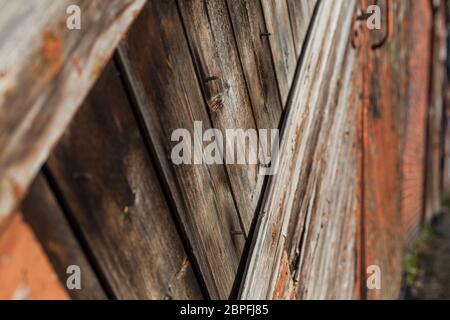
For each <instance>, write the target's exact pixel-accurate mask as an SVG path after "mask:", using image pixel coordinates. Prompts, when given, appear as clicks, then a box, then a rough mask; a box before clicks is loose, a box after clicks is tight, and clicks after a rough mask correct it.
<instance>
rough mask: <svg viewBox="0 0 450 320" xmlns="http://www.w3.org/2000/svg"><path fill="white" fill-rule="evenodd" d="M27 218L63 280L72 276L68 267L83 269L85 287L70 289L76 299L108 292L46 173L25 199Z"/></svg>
mask: <svg viewBox="0 0 450 320" xmlns="http://www.w3.org/2000/svg"><path fill="white" fill-rule="evenodd" d="M22 212H23V216H24V219H25V221H26V222H27V223H28V224H29V225H30V227H31V228H32V230H33V231H34V234H35V235H36V238H37V239H38V240H39V242H40V244H41V246H42V247H43V249H44V251H45V253H46V254H47V256H48V258H49V260H50V262H51V263H52V265H53V268H54V269H55V272H56V273H57V275H58V277H59V280H60V282H61V283H63V284H65V283H66V280H67V278H68V276H69V275H68V274H67V267H68V266H70V265H77V266H79V267H80V270H81V289H77V290H68V291H67V292H68V294H69V295H70V297H71V298H72V299H81V300H88V299H95V300H99V299H101V300H103V299H106V298H107V296H106V294H105V292H104V290H103V288H102V286H101V284H100V282H99V280H98V278H97V275H96V274H95V272H94V270H93V269H92V266H91V264H90V263H89V261H88V260H87V258H86V255H85V253H84V252H83V249H82V247H81V246H80V244H79V242H78V240H77V239H76V237H75V235H74V233H73V230H72V229H71V227H70V225H69V224H68V222H67V220H66V217H65V216H64V212H63V211H62V209H61V207H60V205H59V204H58V202H57V200H56V198H55V195H54V194H53V191H52V190H51V189H50V186H49V184H48V182H47V180H46V178H45V176H44V175H43V174H42V173H39V174H38V176H37V177H36V179H35V181H34V182H33V184H32V185H31V186H30V190H29V192H28V194H27V196H26V198H25V199H24V201H23V202H22Z"/></svg>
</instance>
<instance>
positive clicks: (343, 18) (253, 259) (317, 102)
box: [240, 0, 355, 299]
mask: <svg viewBox="0 0 450 320" xmlns="http://www.w3.org/2000/svg"><path fill="white" fill-rule="evenodd" d="M354 8H355V1H348V0H339V1H324V2H321V3H320V5H319V8H318V14H317V19H316V20H315V21H314V22H313V26H312V30H311V35H310V41H309V42H308V43H307V44H306V45H307V47H306V51H305V55H304V59H303V61H301V65H300V67H299V69H298V74H297V77H296V79H295V82H294V84H293V87H292V93H291V95H292V96H291V98H290V100H289V104H288V111H287V112H288V113H287V116H286V120H285V122H284V124H283V136H282V141H281V145H280V152H279V154H280V156H279V158H278V166H279V170H278V174H277V175H275V176H273V177H271V178H270V180H269V184H268V188H267V190H266V193H265V194H264V202H263V205H262V208H261V212H260V215H259V218H258V225H257V228H256V232H255V236H254V238H253V239H252V241H253V242H252V249H251V254H250V256H249V259H248V262H247V267H246V272H245V276H244V280H243V283H242V285H241V291H240V297H241V298H242V299H270V298H272V297H274V296H276V293H277V290H278V289H279V288H280V287H285V284H284V282H285V280H284V282H282V283H281V284H280V279H279V275H281V274H285V273H286V267H287V265H286V263H285V262H284V261H285V258H284V257H285V238H286V236H287V228H288V225H289V221H290V216H291V214H295V213H293V212H292V208H293V205H294V200H295V198H296V190H297V183H298V181H301V179H300V176H301V174H305V172H303V169H304V168H303V164H305V163H308V162H309V159H311V158H312V157H314V154H315V150H316V147H317V135H318V132H319V131H318V130H320V127H321V122H322V118H323V117H324V114H325V113H326V110H327V108H326V107H327V101H328V99H327V98H326V97H327V96H328V95H329V96H331V97H332V96H333V92H334V93H336V91H337V86H338V82H339V81H338V79H339V77H337V76H336V74H339V70H340V68H341V64H342V60H343V57H344V53H345V51H346V48H347V47H348V44H349V35H350V28H351V25H352V20H353V19H352V17H353V11H354ZM328 89H330V92H328V91H327V90H328ZM323 90H326V91H325V92H328V94H327V95H323ZM305 92H307V93H308V94H307V95H306V96H305ZM306 174H308V173H306ZM294 181H297V183H293V182H294ZM312 196H313V198H315V197H319V195H317V194H316V195H312ZM319 200H322V201H326V199H322V198H319V199H316V201H319ZM312 214H314V213H312ZM291 276H293V275H289V274H288V277H291ZM282 278H284V279H286V277H285V276H283V277H282ZM287 287H289V285H287Z"/></svg>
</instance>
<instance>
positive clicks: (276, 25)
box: [261, 0, 297, 106]
mask: <svg viewBox="0 0 450 320" xmlns="http://www.w3.org/2000/svg"><path fill="white" fill-rule="evenodd" d="M261 4H262V7H263V12H264V19H265V21H266V26H267V32H269V33H270V48H271V50H272V56H273V60H274V64H275V70H276V74H277V80H278V86H279V90H280V94H281V103H282V105H283V106H285V105H286V101H287V97H288V93H289V89H290V88H291V84H292V80H293V79H294V73H295V69H296V67H297V55H296V52H295V46H294V40H293V35H292V29H291V24H290V20H289V11H288V6H287V2H286V1H285V0H281V1H273V0H261Z"/></svg>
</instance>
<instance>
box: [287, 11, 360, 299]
mask: <svg viewBox="0 0 450 320" xmlns="http://www.w3.org/2000/svg"><path fill="white" fill-rule="evenodd" d="M347 10H350V9H347ZM342 18H343V19H342V21H351V17H350V16H348V15H347V16H343V17H342ZM341 23H344V22H341ZM346 27H347V28H348V25H347V26H346ZM343 30H348V29H345V28H344V29H343ZM334 58H335V59H336V62H337V63H338V64H341V65H342V66H344V67H342V68H339V67H338V65H335V66H334V67H333V68H334V71H333V72H334V74H333V76H332V78H331V79H330V88H329V96H328V97H327V98H325V99H326V101H325V102H324V104H325V109H324V110H326V111H324V115H323V118H322V120H321V121H322V123H321V126H320V132H319V133H318V135H319V137H318V140H317V143H316V144H317V147H316V150H315V151H314V160H313V163H312V165H311V169H310V170H309V174H308V177H307V183H306V185H305V186H301V188H300V190H299V191H300V192H301V193H300V194H302V195H303V198H302V199H301V201H300V210H299V213H298V215H299V216H300V217H304V223H303V224H304V227H303V229H302V230H301V231H302V237H301V239H300V242H299V243H298V244H297V245H298V249H297V250H298V252H299V253H300V254H299V257H298V262H297V265H294V268H293V272H295V281H296V282H298V284H297V296H298V297H299V298H300V299H354V298H355V296H356V292H355V283H356V277H357V272H358V270H357V269H356V268H355V266H356V265H357V259H358V256H357V254H358V247H357V238H356V232H357V227H358V226H357V221H358V215H359V214H360V199H359V198H358V195H359V188H360V184H359V180H358V179H359V177H358V174H359V170H358V151H359V150H360V149H361V146H360V143H359V141H360V133H361V132H360V131H359V130H358V127H359V126H358V120H359V118H358V111H359V106H360V105H359V103H360V95H359V92H360V88H361V83H362V76H361V75H362V74H361V72H359V70H358V66H359V64H358V59H357V53H356V50H354V49H352V48H351V47H350V44H347V49H345V48H344V47H340V48H339V49H338V50H337V53H336V54H335V56H334ZM301 189H305V190H301ZM296 231H297V232H298V230H296ZM291 232H292V231H291ZM288 233H289V228H288Z"/></svg>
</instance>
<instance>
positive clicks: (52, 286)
mask: <svg viewBox="0 0 450 320" xmlns="http://www.w3.org/2000/svg"><path fill="white" fill-rule="evenodd" d="M4 226H5V230H4V232H2V233H0V288H1V289H0V299H1V300H6V299H12V300H48V299H54V300H66V299H68V298H69V297H68V295H67V292H66V291H65V290H64V284H63V283H61V282H59V281H58V277H57V276H56V274H55V272H54V270H53V269H52V266H51V264H50V263H49V261H48V259H47V257H46V255H45V253H44V251H43V250H42V248H41V246H40V245H39V242H38V241H37V239H36V238H35V237H34V234H33V231H32V230H31V228H30V227H29V226H28V225H27V224H26V223H25V222H24V221H23V219H22V215H21V214H20V213H14V214H12V215H11V216H10V217H9V218H8V220H7V221H6V222H5V224H4Z"/></svg>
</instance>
